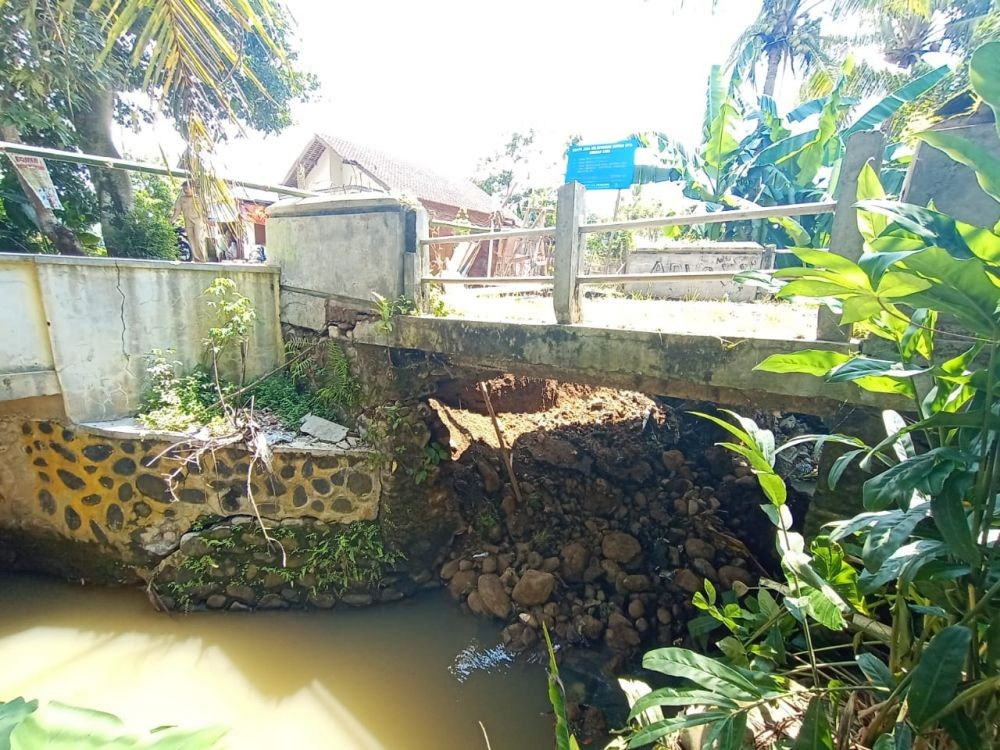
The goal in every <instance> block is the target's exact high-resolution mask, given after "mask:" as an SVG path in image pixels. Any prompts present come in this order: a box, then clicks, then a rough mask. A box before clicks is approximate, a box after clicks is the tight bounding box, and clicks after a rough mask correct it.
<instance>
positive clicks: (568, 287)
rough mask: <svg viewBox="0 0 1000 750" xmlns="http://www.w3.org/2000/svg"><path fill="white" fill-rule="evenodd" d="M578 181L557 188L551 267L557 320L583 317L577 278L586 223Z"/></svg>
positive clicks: (581, 186) (564, 320) (572, 319)
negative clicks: (553, 258) (583, 225)
mask: <svg viewBox="0 0 1000 750" xmlns="http://www.w3.org/2000/svg"><path fill="white" fill-rule="evenodd" d="M585 193H586V190H585V189H584V187H583V185H581V184H580V183H578V182H571V183H568V184H566V185H563V186H562V187H561V188H559V193H558V197H557V200H556V250H555V263H554V265H555V268H554V269H553V275H554V279H553V287H552V304H553V305H554V306H555V311H556V322H557V323H560V324H562V325H566V324H570V323H579V322H580V321H581V320H582V318H583V311H582V305H581V303H582V295H581V293H580V284H579V282H578V279H577V277H578V276H579V275H580V261H581V260H582V258H583V249H582V247H581V245H582V237H581V235H580V225H581V224H583V223H584V222H585V213H584V194H585Z"/></svg>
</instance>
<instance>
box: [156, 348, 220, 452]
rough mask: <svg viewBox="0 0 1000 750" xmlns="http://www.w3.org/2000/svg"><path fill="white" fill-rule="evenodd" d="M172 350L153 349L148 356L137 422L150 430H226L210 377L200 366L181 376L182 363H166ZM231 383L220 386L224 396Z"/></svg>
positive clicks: (213, 383)
mask: <svg viewBox="0 0 1000 750" xmlns="http://www.w3.org/2000/svg"><path fill="white" fill-rule="evenodd" d="M171 354H173V350H172V349H168V350H166V351H164V350H162V349H154V350H153V351H152V352H151V353H150V355H149V356H148V357H147V360H148V362H149V365H148V366H147V368H146V375H147V378H148V383H147V387H146V393H145V395H144V397H143V401H142V405H141V406H140V408H139V417H138V419H139V421H140V422H141V423H142V424H143V425H145V426H146V427H148V428H150V429H151V430H164V431H167V432H187V431H189V430H191V429H193V428H196V427H202V426H205V427H207V428H208V430H209V432H212V433H219V432H223V431H225V429H226V423H225V421H224V419H223V414H222V409H221V404H220V400H219V393H218V391H217V390H216V385H215V382H214V380H213V379H212V374H211V373H210V372H208V370H206V369H205V368H203V367H196V368H195V369H194V370H192V371H191V372H189V373H187V374H186V375H180V374H179V372H180V368H181V366H182V365H181V363H180V362H179V361H177V360H169V359H167V357H168V356H169V355H171ZM233 390H234V387H233V386H232V385H231V384H226V383H224V384H223V393H224V394H228V393H229V392H231V391H233Z"/></svg>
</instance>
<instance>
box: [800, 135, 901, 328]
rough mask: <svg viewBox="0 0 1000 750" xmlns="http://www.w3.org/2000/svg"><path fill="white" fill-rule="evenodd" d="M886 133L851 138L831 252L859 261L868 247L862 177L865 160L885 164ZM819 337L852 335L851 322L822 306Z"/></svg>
mask: <svg viewBox="0 0 1000 750" xmlns="http://www.w3.org/2000/svg"><path fill="white" fill-rule="evenodd" d="M884 150H885V136H883V135H882V133H880V132H879V131H877V130H862V131H859V132H857V133H854V134H853V135H852V136H851V137H850V138H849V139H848V141H847V144H846V148H845V150H844V159H843V161H842V162H841V165H840V179H839V181H838V182H837V187H836V190H835V193H834V199H835V200H836V201H837V210H836V212H835V213H834V214H833V227H832V228H831V229H830V252H832V253H836V254H837V255H842V256H844V257H845V258H849V259H851V260H853V261H855V262H856V261H857V260H858V258H860V257H861V253H862V252H863V251H864V244H865V241H864V238H863V237H862V236H861V232H860V231H859V230H858V210H857V209H856V208H855V207H854V204H855V203H856V202H857V200H858V197H857V196H858V177H859V176H860V175H861V170H862V169H864V166H865V164H871V166H872V169H874V170H875V173H876V174H878V172H879V171H880V170H881V168H882V153H883V151H884ZM816 338H817V339H818V340H820V341H847V340H850V338H851V331H850V326H841V325H840V323H839V322H838V317H837V315H835V314H834V313H832V312H830V310H828V309H826V308H825V307H822V308H820V310H819V319H818V321H817V326H816Z"/></svg>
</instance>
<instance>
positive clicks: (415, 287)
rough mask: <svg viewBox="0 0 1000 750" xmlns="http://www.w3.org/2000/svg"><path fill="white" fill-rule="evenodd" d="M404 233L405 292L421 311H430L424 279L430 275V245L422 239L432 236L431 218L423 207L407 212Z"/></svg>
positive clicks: (418, 310)
mask: <svg viewBox="0 0 1000 750" xmlns="http://www.w3.org/2000/svg"><path fill="white" fill-rule="evenodd" d="M404 221H405V230H404V233H403V245H404V246H403V294H404V295H406V296H407V297H408V298H409V299H411V300H413V306H414V308H415V309H416V311H417V312H419V313H426V312H429V311H430V305H429V304H428V301H427V296H428V295H427V288H426V287H425V286H424V283H423V279H424V278H425V277H427V276H430V267H431V266H430V251H431V249H430V246H429V245H425V244H423V243H422V242H421V240H426V239H428V238H429V237H430V219H429V217H428V216H427V211H425V210H424V209H423V208H416V209H409V210H407V211H406V214H405V219H404Z"/></svg>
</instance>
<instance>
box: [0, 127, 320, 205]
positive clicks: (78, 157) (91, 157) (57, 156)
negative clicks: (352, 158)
mask: <svg viewBox="0 0 1000 750" xmlns="http://www.w3.org/2000/svg"><path fill="white" fill-rule="evenodd" d="M2 153H8V154H23V155H25V156H40V157H42V158H43V159H52V160H53V161H68V162H72V163H73V164H86V165H87V166H89V167H106V168H108V169H122V170H125V171H127V172H144V173H146V174H157V175H160V176H162V177H179V178H181V179H187V178H188V177H190V176H191V173H190V172H189V171H188V170H186V169H170V168H169V167H162V166H159V165H157V164H147V163H145V162H141V161H130V160H129V159H114V158H112V157H110V156H99V155H96V154H83V153H78V152H76V151H60V150H59V149H55V148H44V147H42V146H28V145H26V144H24V143H12V142H11V141H0V154H2ZM221 179H223V180H225V181H226V182H228V183H231V184H233V185H241V186H243V187H248V188H253V189H254V190H266V191H268V192H270V193H278V194H279V195H294V196H296V197H299V198H312V197H315V196H318V195H320V194H319V193H314V192H312V191H311V190H299V189H298V188H291V187H288V186H287V185H272V184H270V183H267V182H249V181H247V180H238V179H235V178H231V177H224V176H223V177H221Z"/></svg>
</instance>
